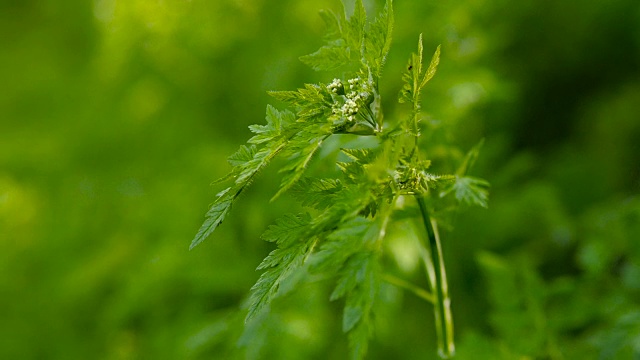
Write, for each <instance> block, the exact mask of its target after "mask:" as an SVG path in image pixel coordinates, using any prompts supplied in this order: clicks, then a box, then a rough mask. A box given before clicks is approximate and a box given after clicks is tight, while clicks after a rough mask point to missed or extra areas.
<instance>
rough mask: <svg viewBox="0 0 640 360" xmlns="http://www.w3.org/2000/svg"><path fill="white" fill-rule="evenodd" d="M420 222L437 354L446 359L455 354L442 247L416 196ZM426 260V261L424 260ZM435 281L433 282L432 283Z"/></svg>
mask: <svg viewBox="0 0 640 360" xmlns="http://www.w3.org/2000/svg"><path fill="white" fill-rule="evenodd" d="M416 199H417V201H418V206H419V207H420V213H421V214H422V221H423V222H424V226H425V227H426V229H427V236H428V237H429V250H430V251H429V252H430V255H431V259H430V260H431V263H432V267H433V270H434V274H433V275H435V276H430V278H431V279H430V280H432V281H431V288H432V293H433V294H434V295H435V300H436V301H435V302H434V304H433V305H434V306H433V308H434V314H435V322H436V332H437V334H438V353H439V354H440V357H442V358H444V359H448V358H451V357H453V355H454V353H455V345H454V343H453V317H452V316H451V300H450V299H449V291H448V288H447V274H446V271H445V267H444V258H443V257H442V246H441V244H440V237H439V235H438V230H437V225H436V223H435V221H434V220H432V219H431V216H430V215H429V210H428V209H427V204H426V202H425V199H424V197H423V196H421V195H418V196H416ZM425 260H426V259H425ZM434 280H435V281H434Z"/></svg>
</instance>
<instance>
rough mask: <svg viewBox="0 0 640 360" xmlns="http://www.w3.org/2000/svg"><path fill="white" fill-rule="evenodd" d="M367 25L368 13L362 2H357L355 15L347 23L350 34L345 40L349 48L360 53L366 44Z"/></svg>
mask: <svg viewBox="0 0 640 360" xmlns="http://www.w3.org/2000/svg"><path fill="white" fill-rule="evenodd" d="M366 24H367V12H366V10H365V8H364V4H363V3H362V0H356V2H355V6H354V8H353V14H352V15H351V16H350V17H349V21H348V23H347V29H348V32H347V34H346V37H345V40H346V41H347V44H349V46H350V47H351V48H352V49H354V50H356V51H358V53H359V52H360V48H361V47H362V45H363V42H364V33H365V31H364V30H365V25H366Z"/></svg>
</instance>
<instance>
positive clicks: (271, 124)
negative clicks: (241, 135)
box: [248, 105, 295, 144]
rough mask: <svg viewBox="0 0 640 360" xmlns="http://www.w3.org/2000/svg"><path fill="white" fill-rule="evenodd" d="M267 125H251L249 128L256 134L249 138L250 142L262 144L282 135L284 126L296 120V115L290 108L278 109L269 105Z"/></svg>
mask: <svg viewBox="0 0 640 360" xmlns="http://www.w3.org/2000/svg"><path fill="white" fill-rule="evenodd" d="M266 120H267V125H250V126H249V130H251V132H253V133H254V134H256V135H255V136H253V137H252V138H250V139H249V141H248V142H249V143H250V144H262V143H265V142H268V141H271V140H274V139H276V138H277V137H279V136H281V135H282V130H283V128H285V127H287V126H288V125H289V124H291V123H293V122H295V115H294V114H293V113H292V112H291V111H288V110H284V111H278V109H276V108H275V107H273V106H271V105H267V116H266Z"/></svg>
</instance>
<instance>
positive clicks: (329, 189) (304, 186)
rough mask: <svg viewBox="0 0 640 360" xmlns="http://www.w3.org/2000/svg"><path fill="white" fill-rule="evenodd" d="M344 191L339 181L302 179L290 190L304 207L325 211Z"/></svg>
mask: <svg viewBox="0 0 640 360" xmlns="http://www.w3.org/2000/svg"><path fill="white" fill-rule="evenodd" d="M341 189H342V183H341V182H340V180H338V179H318V178H302V179H300V180H299V181H298V182H297V183H296V184H294V186H292V187H291V189H290V190H289V191H290V192H291V194H292V195H293V196H294V197H295V198H296V199H297V200H298V201H300V203H301V204H302V206H309V207H314V208H316V209H325V208H326V207H327V206H330V205H332V204H333V203H334V202H335V199H336V194H337V193H339V192H340V190H341Z"/></svg>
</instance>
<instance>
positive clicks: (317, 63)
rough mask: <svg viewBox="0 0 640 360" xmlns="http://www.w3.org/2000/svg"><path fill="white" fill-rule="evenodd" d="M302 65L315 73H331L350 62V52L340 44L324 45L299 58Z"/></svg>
mask: <svg viewBox="0 0 640 360" xmlns="http://www.w3.org/2000/svg"><path fill="white" fill-rule="evenodd" d="M300 61H302V63H303V64H305V65H307V66H309V67H310V68H312V69H313V70H315V71H331V70H335V69H337V68H340V67H342V66H344V65H346V64H348V63H349V62H350V61H351V57H350V50H349V48H348V47H346V46H345V45H344V44H343V43H342V42H335V43H334V44H331V45H325V46H323V47H321V48H320V49H318V50H317V51H316V52H314V53H311V54H309V55H304V56H301V57H300Z"/></svg>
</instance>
